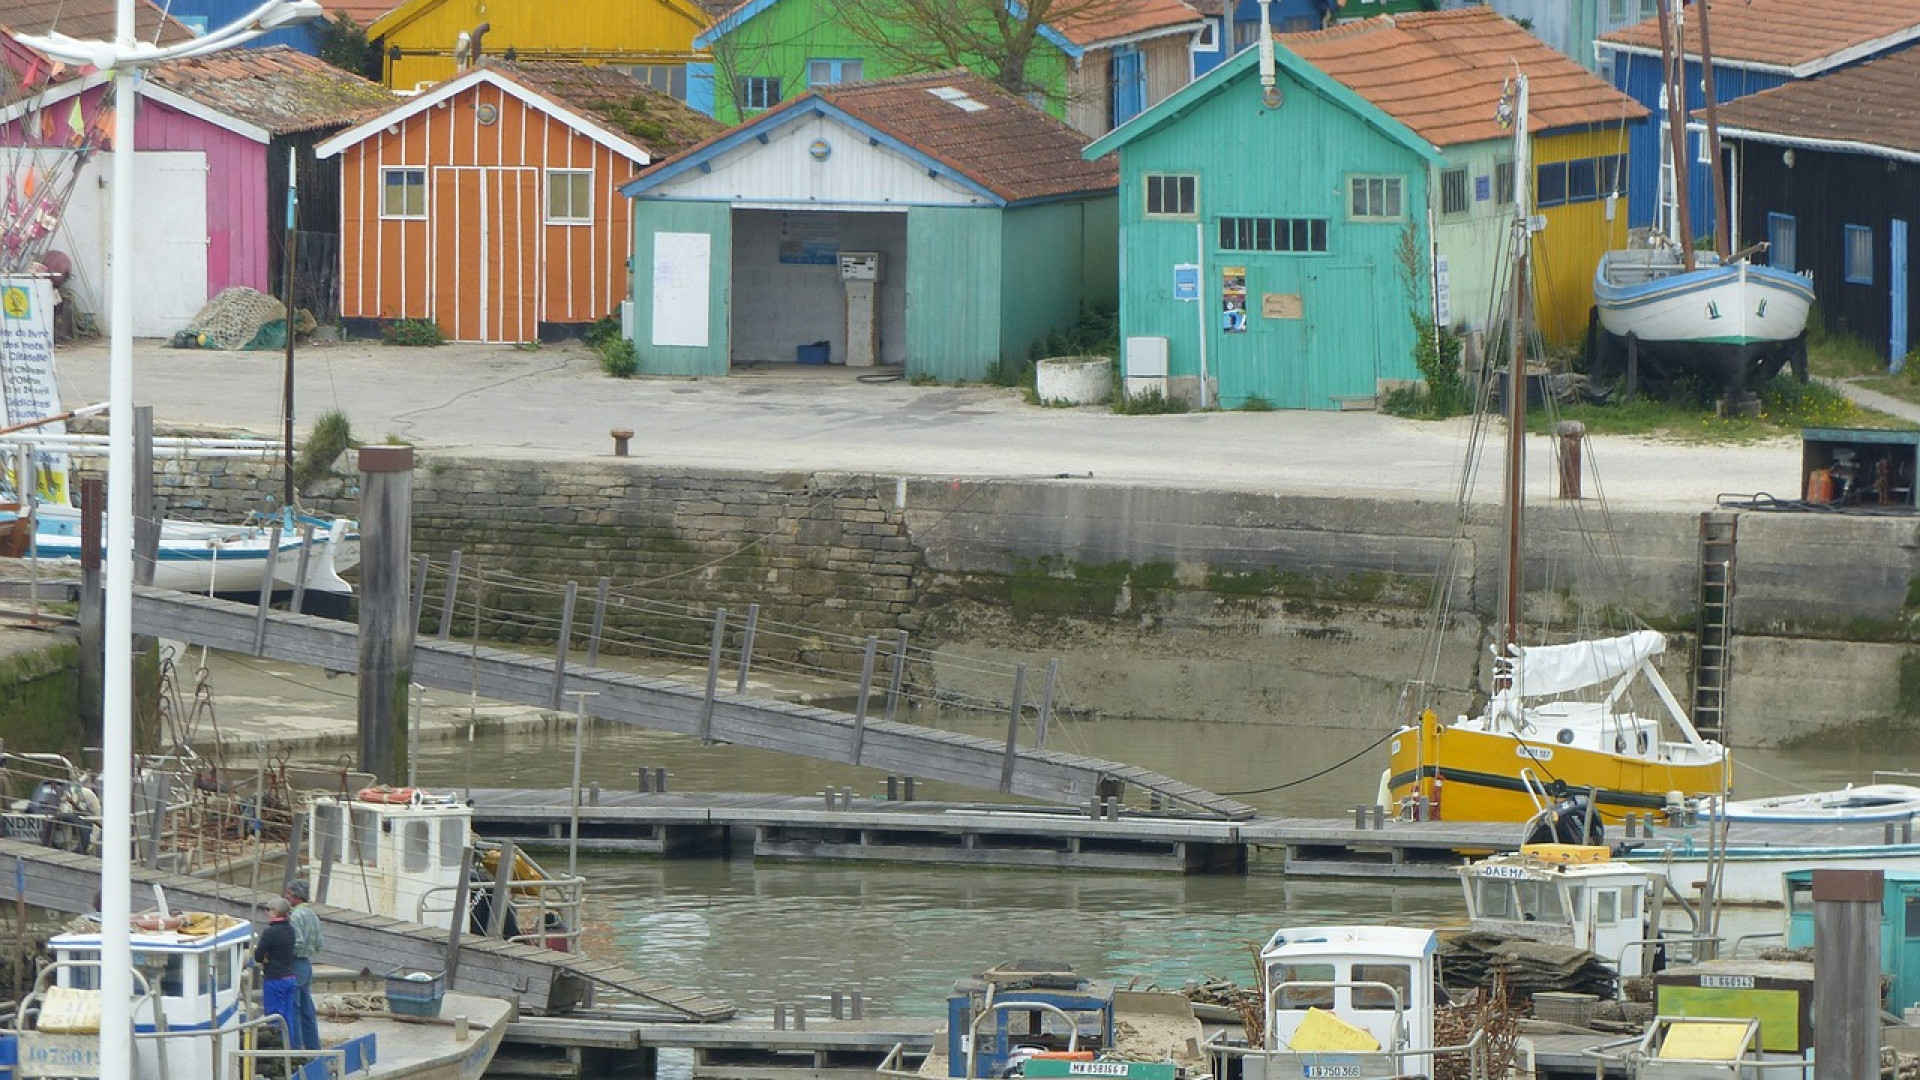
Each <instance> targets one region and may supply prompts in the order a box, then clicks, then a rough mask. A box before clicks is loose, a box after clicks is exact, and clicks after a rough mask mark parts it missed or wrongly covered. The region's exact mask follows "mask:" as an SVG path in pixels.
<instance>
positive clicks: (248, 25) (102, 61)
mask: <svg viewBox="0 0 1920 1080" xmlns="http://www.w3.org/2000/svg"><path fill="white" fill-rule="evenodd" d="M117 7H118V18H117V20H116V23H115V28H114V40H112V41H81V40H79V39H77V38H72V37H68V36H67V35H65V34H60V33H49V34H41V35H22V36H21V37H19V38H18V39H17V40H18V41H19V42H20V43H21V44H22V45H25V46H27V47H28V48H30V49H34V50H36V51H38V52H41V53H45V54H46V55H48V56H51V57H53V58H54V59H56V60H64V61H66V62H67V63H70V64H91V65H93V66H94V67H96V68H98V69H100V70H101V71H112V72H113V92H114V102H115V106H114V108H115V124H114V132H113V192H112V195H113V200H112V213H113V231H112V233H111V235H110V237H109V243H108V250H109V252H110V256H109V257H110V259H111V260H112V266H111V272H110V275H109V277H108V286H107V289H108V295H109V296H110V297H111V298H112V302H113V310H112V311H111V312H110V313H109V317H108V331H109V336H108V343H109V348H108V352H107V410H108V412H107V575H106V588H107V603H106V633H105V653H106V656H105V671H104V674H105V679H104V685H105V689H104V694H105V700H104V701H103V702H102V704H101V716H102V725H101V727H102V730H101V743H100V745H101V757H100V775H101V800H100V806H101V810H100V812H101V822H100V1075H101V1076H132V1075H133V943H132V935H131V928H132V917H133V910H132V896H131V892H132V882H131V878H130V876H129V875H128V873H127V870H128V868H129V867H130V866H131V865H132V862H133V774H132V767H133V407H134V406H133V153H134V127H133V125H134V113H135V111H136V105H135V100H134V99H135V97H136V96H137V94H138V92H139V91H138V87H137V85H136V82H135V79H134V76H135V74H136V73H137V72H138V71H139V70H140V69H141V68H145V67H151V66H153V65H155V64H159V63H163V62H165V61H168V60H177V59H181V58H184V57H189V56H204V55H206V54H208V53H214V52H219V51H220V50H222V49H227V48H231V47H233V46H235V45H242V44H245V43H246V42H249V41H252V40H253V39H254V38H257V37H259V36H260V35H262V34H265V33H268V32H269V31H272V30H276V29H279V28H280V27H283V26H290V25H292V24H294V23H298V22H303V21H305V20H307V19H312V18H316V17H318V16H319V15H321V14H322V11H321V8H320V5H319V4H318V3H315V2H314V0H268V2H267V3H263V4H261V5H260V6H259V7H257V8H255V9H254V10H252V11H251V12H248V13H247V15H246V16H245V17H244V18H242V19H241V20H240V21H238V22H236V23H233V24H232V25H230V26H225V27H222V28H221V29H219V30H215V31H213V32H212V33H210V34H207V35H205V36H204V37H198V38H195V39H193V40H192V41H184V42H181V43H179V44H177V45H169V46H166V47H165V48H162V47H159V46H157V45H154V44H153V43H151V42H142V41H136V40H135V39H134V34H135V31H134V22H133V0H118V2H117ZM287 325H288V333H292V325H293V320H292V318H291V313H289V318H288V320H287ZM163 1052H164V1048H163Z"/></svg>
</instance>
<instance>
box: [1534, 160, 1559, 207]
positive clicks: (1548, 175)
mask: <svg viewBox="0 0 1920 1080" xmlns="http://www.w3.org/2000/svg"><path fill="white" fill-rule="evenodd" d="M1533 201H1534V204H1535V205H1536V206H1559V205H1560V204H1561V203H1564V202H1566V201H1567V163H1566V162H1564V161H1556V162H1553V163H1552V164H1550V165H1542V166H1540V167H1539V168H1538V169H1536V170H1534V181H1533Z"/></svg>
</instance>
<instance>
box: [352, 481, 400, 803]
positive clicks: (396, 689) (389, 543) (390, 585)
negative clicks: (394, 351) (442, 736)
mask: <svg viewBox="0 0 1920 1080" xmlns="http://www.w3.org/2000/svg"><path fill="white" fill-rule="evenodd" d="M412 502H413V448H412V447H410V446H365V447H361V449H360V710H359V720H360V724H359V726H360V760H359V763H358V764H359V768H360V769H361V770H362V771H364V772H370V773H372V774H373V775H374V776H376V777H378V778H379V779H380V780H382V781H384V782H387V783H398V782H399V781H400V779H401V778H402V777H405V776H406V775H407V762H406V746H407V738H406V735H407V725H408V717H407V685H408V684H409V683H411V682H412V681H413V667H412V663H411V653H412V651H413V625H412V623H411V622H409V621H408V616H409V614H410V612H409V611H408V610H407V599H408V598H407V569H408V560H409V553H410V552H411V551H412V548H413V525H412V521H413V515H412Z"/></svg>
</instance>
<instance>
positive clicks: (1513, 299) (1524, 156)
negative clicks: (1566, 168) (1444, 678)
mask: <svg viewBox="0 0 1920 1080" xmlns="http://www.w3.org/2000/svg"><path fill="white" fill-rule="evenodd" d="M1528 149H1529V146H1528V142H1527V77H1526V76H1525V75H1515V76H1514V118H1513V240H1512V243H1513V246H1514V259H1513V280H1512V281H1511V282H1510V283H1509V292H1508V299H1507V394H1506V406H1507V467H1506V478H1505V482H1504V483H1503V484H1502V486H1501V504H1502V506H1503V508H1504V510H1505V518H1506V533H1507V536H1506V548H1505V551H1504V552H1503V555H1502V558H1501V567H1500V629H1499V633H1500V641H1499V644H1500V652H1499V655H1501V656H1502V657H1507V656H1512V655H1513V648H1514V646H1516V645H1518V644H1519V643H1520V534H1521V518H1522V516H1523V514H1524V512H1525V508H1526V478H1527V364H1526V340H1525V334H1524V333H1523V332H1522V331H1523V322H1522V319H1521V305H1522V303H1523V301H1524V298H1525V296H1526V281H1527V272H1528V268H1527V248H1528V239H1529V236H1528V233H1529V231H1530V230H1531V228H1532V225H1531V224H1530V223H1529V221H1528V217H1529V216H1530V211H1531V204H1532V198H1531V194H1530V193H1531V190H1532V184H1531V183H1530V181H1531V180H1532V179H1533V165H1532V162H1531V160H1530V156H1529V154H1528V152H1527V151H1528Z"/></svg>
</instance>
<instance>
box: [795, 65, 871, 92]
mask: <svg viewBox="0 0 1920 1080" xmlns="http://www.w3.org/2000/svg"><path fill="white" fill-rule="evenodd" d="M865 71H866V62H865V61H862V60H809V61H807V85H808V86H836V85H838V84H840V83H850V82H859V81H860V79H861V77H862V75H863V74H864V72H865Z"/></svg>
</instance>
